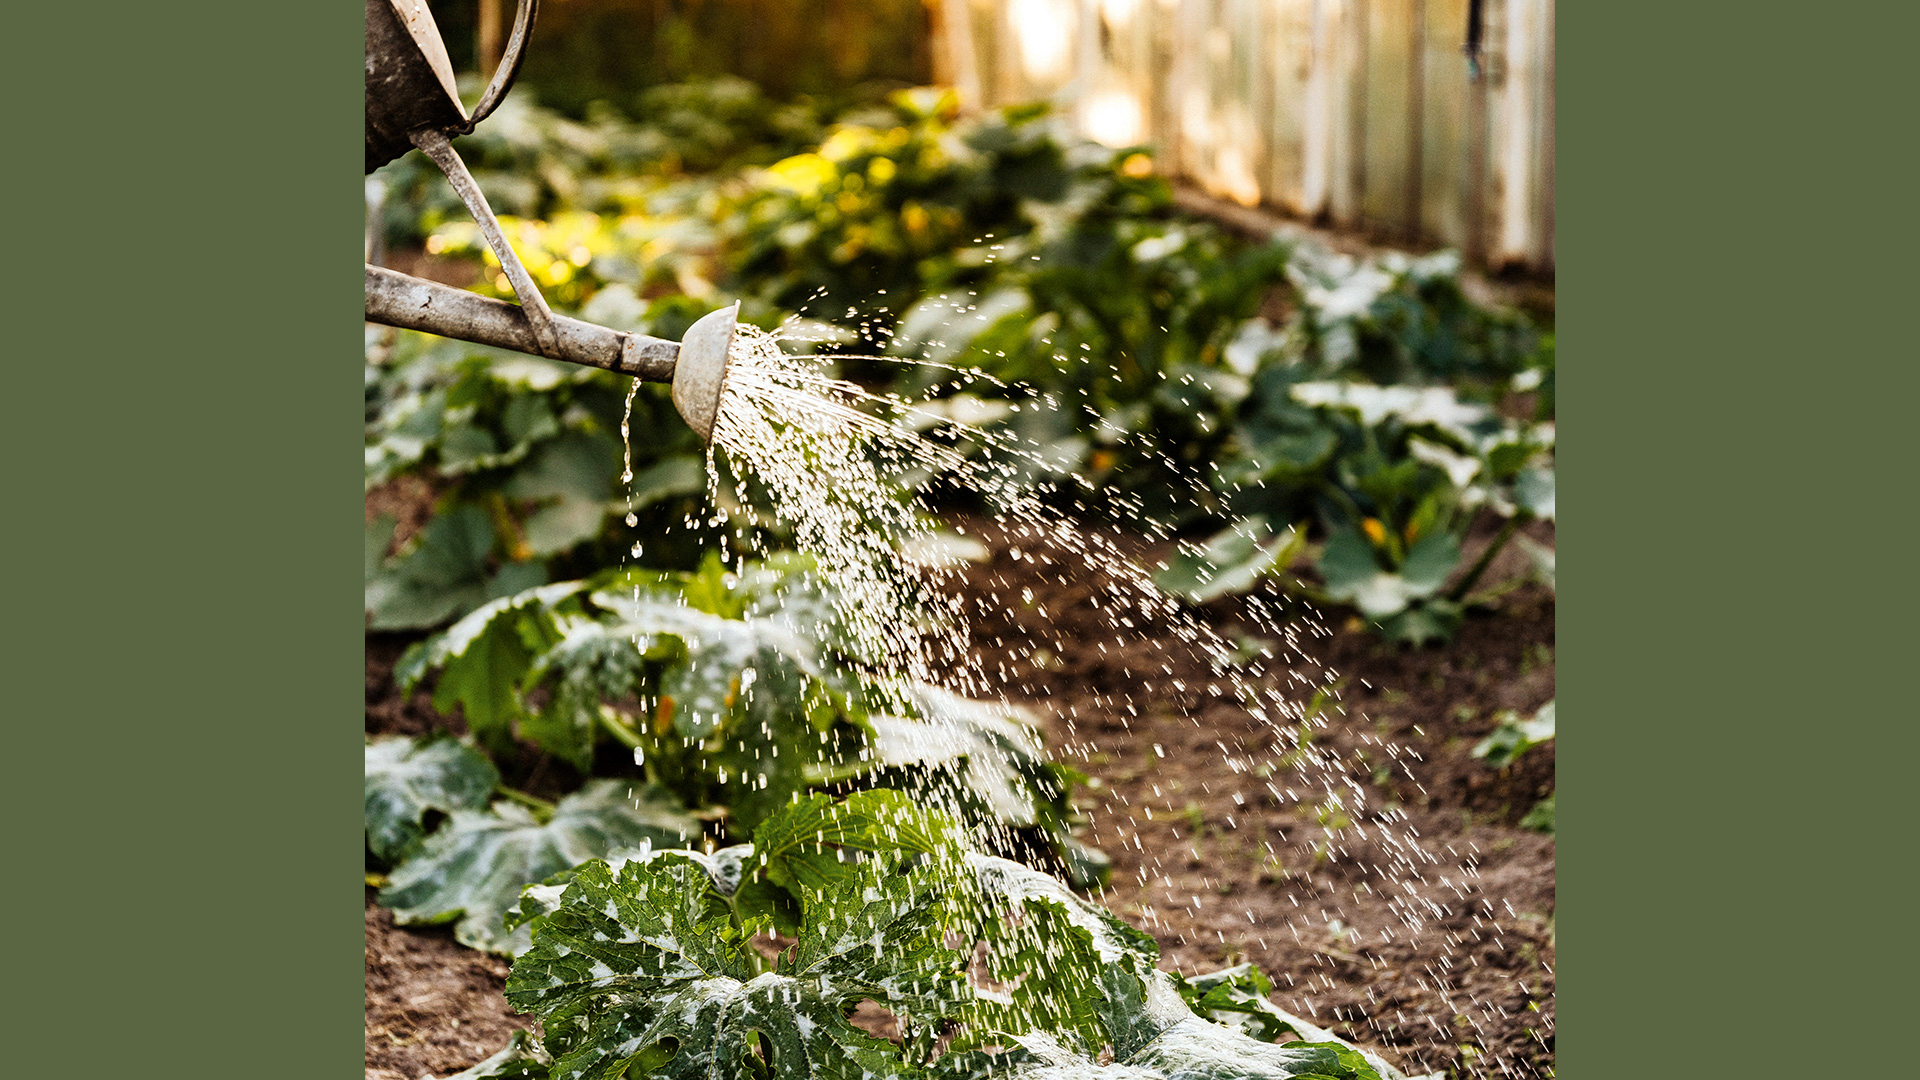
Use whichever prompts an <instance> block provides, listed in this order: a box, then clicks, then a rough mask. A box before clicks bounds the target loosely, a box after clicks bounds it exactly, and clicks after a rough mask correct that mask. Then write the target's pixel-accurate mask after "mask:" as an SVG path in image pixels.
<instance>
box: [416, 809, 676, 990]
mask: <svg viewBox="0 0 1920 1080" xmlns="http://www.w3.org/2000/svg"><path fill="white" fill-rule="evenodd" d="M699 836H700V825H699V822H697V821H695V820H694V819H693V818H691V817H689V816H687V814H686V813H685V812H684V811H682V810H681V809H680V806H679V804H678V803H677V802H676V801H675V800H674V799H673V798H672V796H670V795H668V794H667V793H665V792H663V791H661V790H659V789H658V788H653V787H638V788H636V786H635V785H634V784H631V783H628V782H625V781H621V780H594V781H590V782H589V783H588V784H587V785H586V786H585V787H583V788H581V789H580V790H579V791H577V792H575V793H573V794H572V795H568V796H566V797H565V798H563V799H561V800H560V802H559V803H558V805H556V806H554V807H551V808H534V809H529V808H528V807H527V806H522V805H518V804H516V803H510V802H498V803H495V804H493V805H492V806H491V807H489V808H486V809H482V810H464V809H463V810H455V811H453V812H452V813H451V814H450V815H449V817H448V818H447V821H446V823H445V824H443V825H442V826H441V827H440V828H439V829H438V830H437V831H435V832H434V833H433V834H432V835H431V836H429V837H427V839H426V842H425V843H424V844H422V845H421V846H420V848H419V849H418V850H417V851H416V852H415V853H414V854H413V855H411V856H410V857H408V858H407V859H406V860H405V861H404V862H402V863H401V864H400V865H399V866H397V867H395V868H394V871H393V873H392V875H390V877H389V884H388V885H387V887H386V888H384V889H382V890H381V891H380V903H381V904H382V905H383V906H386V907H390V908H392V909H393V915H394V921H396V922H398V923H400V924H401V925H403V926H405V925H412V924H420V923H444V922H453V923H455V925H454V937H455V938H456V939H458V940H459V941H460V943H461V944H463V945H467V946H470V947H472V948H476V949H485V950H487V951H489V952H500V953H512V952H518V951H520V950H522V949H524V948H525V945H526V935H525V934H524V933H522V932H516V933H512V934H509V933H508V932H507V931H506V930H505V929H504V928H503V927H502V925H501V919H502V916H503V915H504V914H505V913H506V911H507V909H508V908H509V907H511V906H513V904H514V903H515V901H516V900H517V898H518V897H519V896H520V892H521V890H522V889H523V888H524V887H525V886H527V885H530V884H533V883H535V882H538V881H541V880H543V879H545V878H547V877H549V876H551V875H553V874H555V873H557V872H559V871H561V870H565V869H567V868H568V867H571V866H576V865H578V864H580V863H581V862H584V861H586V860H588V859H598V858H605V857H607V856H609V855H614V854H618V853H621V852H628V851H632V850H634V849H637V848H643V847H650V846H656V845H659V846H673V847H678V846H682V845H685V844H687V843H690V842H692V841H693V840H695V839H697V838H698V837H699Z"/></svg>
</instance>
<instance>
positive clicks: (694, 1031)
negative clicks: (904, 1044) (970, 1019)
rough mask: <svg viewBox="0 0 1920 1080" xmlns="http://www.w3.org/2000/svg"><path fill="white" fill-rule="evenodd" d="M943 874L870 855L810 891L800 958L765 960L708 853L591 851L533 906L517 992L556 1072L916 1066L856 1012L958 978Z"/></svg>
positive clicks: (919, 996)
mask: <svg viewBox="0 0 1920 1080" xmlns="http://www.w3.org/2000/svg"><path fill="white" fill-rule="evenodd" d="M903 871H904V872H903ZM938 877H939V875H938V874H937V873H936V871H935V870H934V869H933V868H932V867H926V866H923V867H920V868H918V869H911V870H907V869H905V868H904V867H903V866H902V865H901V864H900V862H899V859H898V858H897V857H895V858H887V859H876V860H874V861H872V862H870V863H867V864H865V865H864V866H863V868H862V871H861V872H860V873H859V874H858V875H857V876H856V877H854V878H852V879H850V880H849V881H847V882H846V883H845V887H844V888H842V889H839V890H836V891H835V892H833V893H832V894H830V895H826V896H822V897H819V898H817V899H815V900H814V901H813V902H812V903H810V904H809V905H808V908H807V912H806V926H805V927H804V928H803V929H802V931H801V933H800V940H799V943H798V944H797V946H796V947H795V949H794V952H793V954H792V956H791V958H790V959H783V960H782V961H781V962H780V963H779V964H778V966H777V968H776V970H774V971H769V972H764V973H762V974H759V975H754V974H753V967H754V962H753V955H754V954H753V953H752V952H751V950H750V949H748V948H747V947H746V943H745V941H744V932H743V931H742V930H741V929H740V928H739V927H736V926H735V925H734V923H733V922H732V919H731V917H730V912H729V908H728V905H727V902H726V900H725V898H724V897H722V896H721V895H720V894H719V893H718V891H717V890H716V889H715V888H714V887H713V881H712V878H711V877H710V876H709V874H708V871H707V869H706V868H705V867H703V866H702V865H700V864H699V863H697V862H695V861H694V860H692V859H687V858H681V857H678V856H675V855H671V854H663V855H660V856H656V857H654V858H651V859H647V860H643V861H633V862H628V863H626V864H625V865H623V866H620V867H619V868H617V869H615V868H611V867H609V866H607V865H606V864H604V863H598V862H596V863H589V864H587V865H586V866H583V867H580V868H579V870H578V871H577V872H576V873H575V875H574V877H573V879H572V880H571V881H570V882H569V883H568V884H567V886H566V892H565V894H564V895H563V897H562V899H561V901H560V903H559V906H558V907H557V908H556V909H555V910H554V911H552V912H551V913H550V914H547V915H545V916H542V917H541V918H539V919H536V920H535V921H534V923H533V927H534V930H533V937H534V946H533V948H532V949H531V950H530V951H528V952H527V953H526V954H525V955H523V956H522V957H521V958H520V959H519V960H518V961H516V962H515V964H514V969H513V975H512V977H511V978H509V979H508V982H507V1000H508V1002H509V1003H511V1004H512V1005H513V1007H514V1008H516V1009H519V1010H521V1011H525V1012H531V1013H533V1014H534V1015H536V1016H537V1017H539V1018H540V1021H541V1023H542V1026H543V1028H544V1030H545V1031H546V1040H545V1041H546V1045H547V1047H548V1048H549V1050H550V1051H552V1052H553V1054H554V1057H555V1062H554V1069H553V1076H554V1077H555V1080H561V1078H565V1080H574V1078H581V1080H590V1078H600V1077H613V1076H618V1075H622V1074H623V1073H624V1074H626V1075H635V1076H638V1075H648V1076H654V1077H669V1078H681V1077H685V1078H692V1077H701V1078H704V1080H718V1078H729V1080H732V1078H738V1080H748V1078H752V1080H762V1078H764V1077H767V1076H781V1077H795V1078H799V1077H819V1078H844V1080H856V1078H860V1077H868V1076H897V1075H902V1072H903V1070H902V1069H901V1068H900V1064H901V1059H900V1053H899V1051H898V1049H897V1048H896V1047H895V1046H893V1044H891V1043H889V1042H887V1041H885V1040H883V1039H878V1038H875V1037H873V1036H871V1035H868V1034H866V1033H865V1032H862V1031H860V1030H859V1029H857V1028H855V1027H853V1026H852V1025H851V1024H849V1023H847V1021H846V1015H847V1013H848V1011H849V1010H850V1009H851V1008H852V1007H853V1006H854V1005H856V1004H857V1003H859V1002H860V1001H863V1000H877V1001H880V1002H882V1003H885V1004H888V1005H890V1006H892V1007H894V1008H895V1011H896V1012H897V1013H900V1014H902V1015H903V1016H908V1015H913V1014H915V1013H917V1012H921V1011H923V1010H928V1009H929V1008H930V1011H932V1012H933V1013H935V1014H937V1013H939V1012H940V1011H941V1006H942V1003H944V1002H946V1001H947V1000H949V999H951V998H952V997H953V996H954V995H955V994H956V993H957V988H958V987H959V986H960V983H961V964H962V959H963V958H962V956H961V954H959V953H957V952H954V951H953V950H950V949H947V948H946V947H945V946H944V945H943V944H941V942H940V939H939V933H938V923H937V922H936V921H935V919H934V917H933V911H934V907H935V905H936V903H937V902H938V900H939V899H940V895H941V891H940V889H939V887H938Z"/></svg>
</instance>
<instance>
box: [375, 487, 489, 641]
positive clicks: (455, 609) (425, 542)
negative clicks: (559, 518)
mask: <svg viewBox="0 0 1920 1080" xmlns="http://www.w3.org/2000/svg"><path fill="white" fill-rule="evenodd" d="M375 525H376V526H378V525H379V523H378V522H376V523H375ZM372 529H373V527H370V528H369V531H370V532H371V531H372ZM387 535H391V533H388V534H387ZM369 546H371V545H369ZM492 550H493V523H492V522H490V521H488V520H487V514H486V511H484V510H482V509H480V508H479V507H477V506H463V507H460V508H458V509H456V510H453V511H451V512H448V513H444V514H439V515H437V516H435V517H434V519H433V520H432V521H429V522H427V527H426V528H425V529H423V530H421V533H420V536H419V537H418V538H417V539H416V540H415V541H414V543H413V546H412V547H411V548H410V549H409V550H408V551H406V552H404V553H403V554H401V555H400V557H398V558H396V559H391V560H386V561H384V562H383V563H382V564H381V565H380V567H379V568H378V569H377V570H376V571H375V572H374V574H373V575H372V577H370V578H369V579H368V581H367V584H366V591H367V595H366V606H367V611H368V613H369V614H370V615H371V618H370V619H369V620H368V623H367V625H368V626H369V627H370V628H371V629H374V630H420V629H425V628H427V627H431V626H438V625H439V624H440V623H443V622H445V621H446V620H448V619H450V618H452V617H454V616H456V615H459V614H462V613H464V612H466V611H469V610H471V609H472V608H474V607H477V606H478V605H480V604H482V603H484V602H485V601H486V599H487V556H488V555H489V553H490V552H491V551H492Z"/></svg>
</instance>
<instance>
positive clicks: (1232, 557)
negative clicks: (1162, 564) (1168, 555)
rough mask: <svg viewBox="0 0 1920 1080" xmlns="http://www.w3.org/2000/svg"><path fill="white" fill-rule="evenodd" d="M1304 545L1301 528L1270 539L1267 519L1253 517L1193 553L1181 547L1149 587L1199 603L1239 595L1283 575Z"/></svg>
mask: <svg viewBox="0 0 1920 1080" xmlns="http://www.w3.org/2000/svg"><path fill="white" fill-rule="evenodd" d="M1305 540H1306V533H1305V530H1303V529H1298V528H1290V529H1287V530H1286V531H1285V532H1282V533H1280V534H1278V535H1275V533H1274V531H1273V528H1272V526H1271V525H1269V524H1268V522H1267V519H1266V518H1265V517H1264V516H1262V515H1259V514H1255V515H1253V516H1251V517H1249V518H1247V519H1246V520H1244V521H1241V522H1239V523H1237V524H1235V525H1234V526H1233V527H1232V528H1229V529H1227V530H1225V531H1223V532H1221V533H1219V534H1217V535H1215V536H1213V537H1212V538H1210V539H1209V540H1208V541H1207V542H1206V544H1205V545H1203V546H1202V547H1200V548H1198V549H1193V548H1186V547H1183V548H1182V549H1181V550H1180V551H1179V552H1178V553H1177V554H1175V555H1174V557H1173V558H1172V559H1170V560H1168V562H1167V566H1166V569H1164V570H1161V571H1160V572H1159V573H1157V574H1155V575H1154V576H1153V582H1154V584H1155V585H1158V586H1159V587H1160V588H1162V589H1164V590H1166V591H1167V592H1170V593H1174V594H1177V595H1180V596H1183V597H1185V598H1186V599H1188V600H1189V601H1192V602H1193V603H1196V604H1204V603H1206V602H1207V601H1209V600H1212V599H1214V598H1215V597H1218V596H1226V595H1228V594H1230V593H1239V592H1245V591H1247V590H1248V589H1250V588H1252V587H1253V585H1254V583H1255V582H1257V581H1259V580H1260V578H1262V577H1264V576H1265V575H1267V574H1269V573H1271V572H1274V571H1276V570H1284V569H1286V566H1287V564H1288V563H1289V562H1291V561H1292V560H1293V557H1294V556H1295V555H1296V554H1298V553H1299V551H1300V547H1301V546H1302V544H1303V543H1304V542H1305Z"/></svg>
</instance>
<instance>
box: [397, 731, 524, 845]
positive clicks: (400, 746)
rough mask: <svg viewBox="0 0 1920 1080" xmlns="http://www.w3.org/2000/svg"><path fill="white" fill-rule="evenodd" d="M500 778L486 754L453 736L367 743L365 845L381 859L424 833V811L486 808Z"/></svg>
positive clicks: (444, 812) (422, 836)
mask: <svg viewBox="0 0 1920 1080" xmlns="http://www.w3.org/2000/svg"><path fill="white" fill-rule="evenodd" d="M499 784H500V773H499V771H498V770H496V769H495V768H494V767H493V762H491V761H488V760H487V757H486V755H485V754H482V753H480V752H479V751H478V750H475V749H473V748H472V747H470V746H466V745H463V744H461V743H459V742H456V741H454V740H453V739H447V738H440V739H431V740H426V741H416V740H414V739H406V738H395V739H380V740H377V741H375V742H371V743H368V744H367V755H366V788H367V848H368V849H369V850H371V851H372V852H373V854H374V855H375V856H376V857H377V858H379V859H381V860H382V861H384V862H389V863H390V862H393V861H394V860H396V859H398V858H400V857H401V856H403V855H405V854H407V853H408V852H409V851H411V850H412V849H413V848H414V846H415V845H417V844H418V843H419V842H420V841H421V840H422V839H423V838H425V836H426V830H425V827H424V826H425V819H426V815H427V811H429V810H438V811H440V812H441V813H443V814H451V813H453V812H454V811H456V810H484V809H485V808H486V805H487V800H489V799H490V798H492V797H493V790H494V788H496V787H498V786H499Z"/></svg>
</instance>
